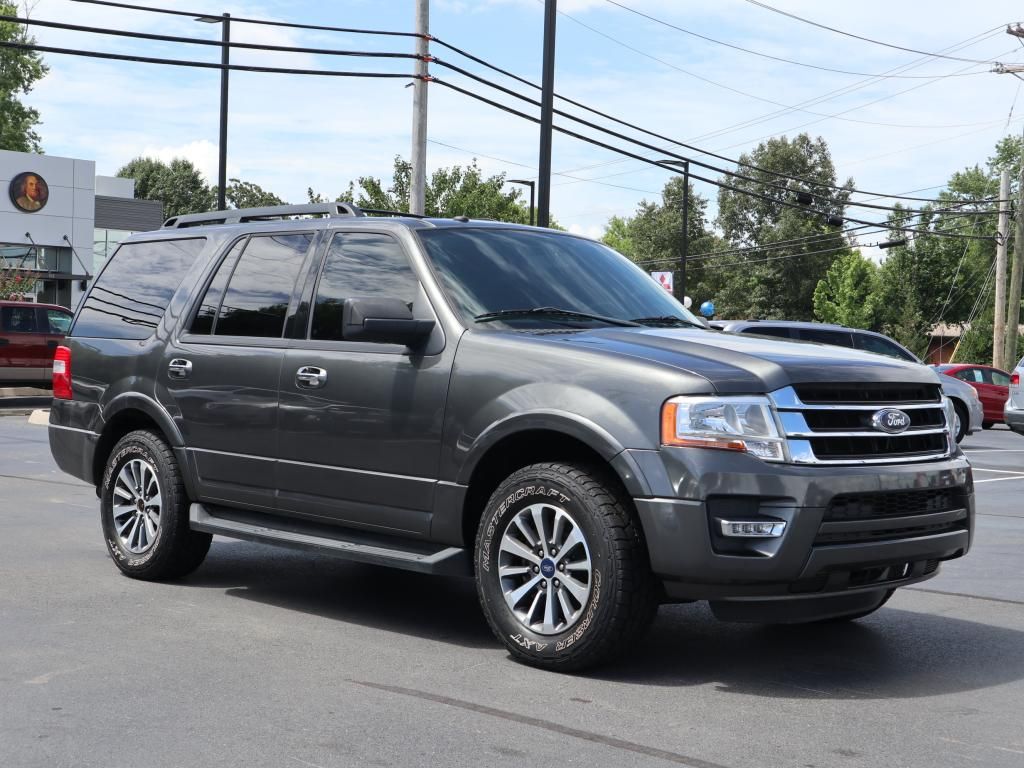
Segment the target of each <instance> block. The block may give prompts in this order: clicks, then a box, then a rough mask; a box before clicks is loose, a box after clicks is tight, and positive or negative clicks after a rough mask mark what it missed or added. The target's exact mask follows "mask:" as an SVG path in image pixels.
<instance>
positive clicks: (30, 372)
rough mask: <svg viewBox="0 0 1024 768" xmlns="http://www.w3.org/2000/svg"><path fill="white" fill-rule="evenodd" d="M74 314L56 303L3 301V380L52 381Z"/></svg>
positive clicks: (0, 379) (0, 306)
mask: <svg viewBox="0 0 1024 768" xmlns="http://www.w3.org/2000/svg"><path fill="white" fill-rule="evenodd" d="M72 317H73V315H72V314H71V311H70V310H68V309H66V308H64V307H59V306H57V305H55V304H34V303H31V302H25V301H0V382H2V383H7V384H11V383H43V382H45V383H49V382H50V377H51V375H52V374H53V353H54V350H56V349H57V346H58V345H59V344H60V343H61V342H62V341H63V340H64V335H65V334H66V333H67V331H68V328H70V327H71V319H72Z"/></svg>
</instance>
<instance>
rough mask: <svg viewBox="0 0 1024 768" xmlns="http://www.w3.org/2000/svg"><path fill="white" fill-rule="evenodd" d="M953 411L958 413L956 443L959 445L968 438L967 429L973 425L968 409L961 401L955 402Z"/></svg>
mask: <svg viewBox="0 0 1024 768" xmlns="http://www.w3.org/2000/svg"><path fill="white" fill-rule="evenodd" d="M953 410H954V411H956V419H957V422H956V441H957V442H958V443H959V442H961V441H962V440H963V439H964V438H965V437H967V428H968V427H969V426H970V424H971V417H970V414H968V413H967V407H966V406H965V405H963V404H962V403H961V402H960V401H959V400H954V401H953Z"/></svg>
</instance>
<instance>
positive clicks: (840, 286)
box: [814, 251, 879, 331]
mask: <svg viewBox="0 0 1024 768" xmlns="http://www.w3.org/2000/svg"><path fill="white" fill-rule="evenodd" d="M877 302H878V267H877V266H875V263H874V262H873V261H871V260H870V259H866V258H865V257H864V256H862V255H861V254H860V252H859V251H855V252H853V253H850V254H848V255H845V256H842V257H840V258H838V259H836V260H835V261H834V262H832V266H830V267H829V268H828V271H827V272H826V273H825V277H824V278H822V279H821V280H819V281H818V287H817V288H815V289H814V314H815V316H816V317H817V319H819V320H821V321H822V322H825V323H838V324H839V325H845V326H849V327H850V328H864V329H866V330H872V331H873V330H878V327H877V326H878V323H879V312H878V306H877Z"/></svg>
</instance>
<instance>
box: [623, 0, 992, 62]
mask: <svg viewBox="0 0 1024 768" xmlns="http://www.w3.org/2000/svg"><path fill="white" fill-rule="evenodd" d="M605 2H606V3H608V4H609V5H614V6H616V7H617V8H621V9H622V10H624V11H629V12H630V13H634V14H636V15H637V16H642V17H643V18H645V19H649V20H650V21H653V22H655V23H656V24H661V25H662V26H665V27H668V28H670V29H674V30H676V31H678V32H683V33H685V34H687V35H692V36H693V37H698V38H700V39H701V40H706V41H707V42H709V43H715V44H716V45H723V46H725V47H726V48H732V49H733V50H736V51H743V52H744V53H749V54H751V55H753V56H760V57H762V58H765V59H771V60H773V61H780V62H782V63H784V64H793V65H795V66H798V67H807V68H808V69H817V70H821V71H823V72H836V73H838V74H841V75H856V76H857V77H883V78H909V79H918V78H925V77H931V75H883V74H873V73H871V72H852V71H850V70H847V69H834V68H832V67H823V66H820V65H818V64H808V63H807V62H804V61H796V60H795V59H787V58H784V57H782V56H773V55H772V54H770V53H764V52H763V51H755V50H752V49H750V48H744V47H743V46H741V45H735V44H734V43H728V42H726V41H724V40H716V39H715V38H713V37H708V36H707V35H702V34H701V33H699V32H694V31H692V30H689V29H685V28H684V27H680V26H677V25H675V24H672V23H670V22H668V21H665V20H664V19H659V18H657V17H655V16H651V15H650V14H647V13H644V12H643V11H638V10H636V9H635V8H630V7H629V6H628V5H623V4H622V3H619V2H616V0H605ZM926 55H930V54H926ZM970 61H973V64H985V65H991V64H993V63H994V62H992V61H980V60H970ZM987 73H988V70H984V71H981V72H964V73H962V74H958V75H946V77H966V76H969V75H984V74H987Z"/></svg>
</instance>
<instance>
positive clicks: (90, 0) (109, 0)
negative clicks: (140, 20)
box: [71, 0, 419, 37]
mask: <svg viewBox="0 0 1024 768" xmlns="http://www.w3.org/2000/svg"><path fill="white" fill-rule="evenodd" d="M71 2H74V3H87V4H89V5H102V6H107V7H110V8H124V9H127V10H131V11H145V12H148V13H163V14H167V15H170V16H188V17H190V18H218V17H217V16H214V15H211V14H209V13H200V12H194V11H175V10H172V9H170V8H154V7H152V6H148V5H132V4H131V3H118V2H113V0H71ZM231 23H232V24H236V23H240V24H261V25H264V26H270V27H288V28H291V29H312V30H318V31H321V32H347V33H349V34H353V35H385V36H391V37H419V34H417V33H416V32H394V31H390V30H381V29H356V28H353V27H328V26H323V25H320V24H298V23H294V22H288V21H270V20H267V19H246V18H242V17H240V16H232V17H231Z"/></svg>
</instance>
